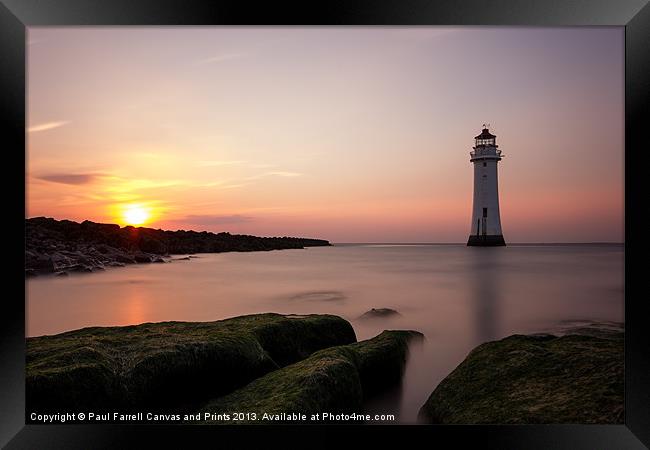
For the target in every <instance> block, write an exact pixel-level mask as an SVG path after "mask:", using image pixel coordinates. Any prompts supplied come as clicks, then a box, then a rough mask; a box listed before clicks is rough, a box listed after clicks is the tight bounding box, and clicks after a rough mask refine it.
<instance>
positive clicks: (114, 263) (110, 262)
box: [106, 261, 125, 267]
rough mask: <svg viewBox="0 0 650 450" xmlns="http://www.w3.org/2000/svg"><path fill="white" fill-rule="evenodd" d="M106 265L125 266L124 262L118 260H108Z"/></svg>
mask: <svg viewBox="0 0 650 450" xmlns="http://www.w3.org/2000/svg"><path fill="white" fill-rule="evenodd" d="M106 265H107V266H110V267H124V266H125V264H124V263H122V262H118V261H109V262H107V263H106Z"/></svg>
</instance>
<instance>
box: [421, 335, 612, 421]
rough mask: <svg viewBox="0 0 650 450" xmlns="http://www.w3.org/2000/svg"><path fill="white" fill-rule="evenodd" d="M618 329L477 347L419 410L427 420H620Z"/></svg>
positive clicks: (510, 339) (514, 338) (519, 338)
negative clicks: (602, 333) (605, 333)
mask: <svg viewBox="0 0 650 450" xmlns="http://www.w3.org/2000/svg"><path fill="white" fill-rule="evenodd" d="M623 356H624V353H623V333H610V334H609V335H607V336H601V337H599V336H587V335H577V334H570V335H566V336H562V337H556V336H550V335H544V336H521V335H515V336H510V337H508V338H505V339H502V340H500V341H496V342H488V343H485V344H483V345H480V346H478V347H477V348H475V349H474V350H472V352H471V353H470V354H469V355H468V356H467V358H466V359H465V360H464V361H463V362H462V363H461V364H460V365H459V366H458V367H457V368H456V369H455V370H454V371H453V372H452V373H451V374H450V375H449V376H447V378H445V379H444V380H443V381H442V382H441V383H440V384H439V385H438V387H437V388H436V389H435V390H434V392H433V393H432V394H431V396H430V397H429V399H428V400H427V402H426V403H425V404H424V406H423V407H422V409H421V410H420V416H421V417H422V418H423V419H424V420H426V421H428V422H431V423H444V424H451V423H455V424H459V423H462V424H477V423H519V424H526V423H531V424H532V423H623Z"/></svg>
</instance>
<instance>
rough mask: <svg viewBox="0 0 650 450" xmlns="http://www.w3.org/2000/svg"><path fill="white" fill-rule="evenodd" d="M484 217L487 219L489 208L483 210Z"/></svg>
mask: <svg viewBox="0 0 650 450" xmlns="http://www.w3.org/2000/svg"><path fill="white" fill-rule="evenodd" d="M483 217H487V208H483Z"/></svg>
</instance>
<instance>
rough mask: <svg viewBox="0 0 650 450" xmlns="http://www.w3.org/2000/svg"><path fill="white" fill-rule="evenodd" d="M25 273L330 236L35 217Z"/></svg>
mask: <svg viewBox="0 0 650 450" xmlns="http://www.w3.org/2000/svg"><path fill="white" fill-rule="evenodd" d="M25 232H26V249H25V275H26V276H33V275H38V274H45V273H56V274H60V275H65V274H67V273H68V272H93V271H96V270H103V269H104V268H105V267H111V266H123V265H125V264H135V263H152V262H158V263H161V262H166V259H165V257H166V256H168V255H170V254H192V253H220V252H230V251H239V252H248V251H265V250H282V249H301V248H305V247H316V246H327V245H330V243H329V242H328V241H325V240H320V239H306V238H295V237H272V238H265V237H257V236H249V235H235V234H230V233H210V232H207V231H202V232H197V231H184V230H179V231H164V230H157V229H153V228H145V227H138V228H136V227H132V226H126V227H120V226H119V225H115V224H103V223H95V222H90V221H87V220H86V221H84V222H81V223H77V222H73V221H70V220H55V219H51V218H47V217H35V218H31V219H26V220H25Z"/></svg>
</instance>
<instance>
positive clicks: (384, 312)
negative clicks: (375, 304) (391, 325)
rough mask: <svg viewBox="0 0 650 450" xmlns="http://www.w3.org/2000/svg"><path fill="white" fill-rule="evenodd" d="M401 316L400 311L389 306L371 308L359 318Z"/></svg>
mask: <svg viewBox="0 0 650 450" xmlns="http://www.w3.org/2000/svg"><path fill="white" fill-rule="evenodd" d="M397 316H401V314H400V313H398V312H397V311H395V310H394V309H390V308H372V309H371V310H370V311H366V312H365V313H363V314H361V315H360V316H359V319H378V318H388V317H397Z"/></svg>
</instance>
